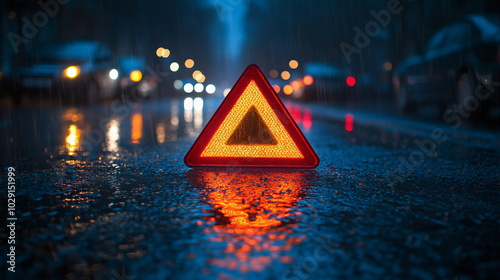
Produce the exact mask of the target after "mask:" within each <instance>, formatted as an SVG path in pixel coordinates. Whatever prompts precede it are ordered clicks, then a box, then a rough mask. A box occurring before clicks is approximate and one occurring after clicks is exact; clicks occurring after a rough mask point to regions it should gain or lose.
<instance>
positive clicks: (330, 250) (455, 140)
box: [0, 97, 500, 280]
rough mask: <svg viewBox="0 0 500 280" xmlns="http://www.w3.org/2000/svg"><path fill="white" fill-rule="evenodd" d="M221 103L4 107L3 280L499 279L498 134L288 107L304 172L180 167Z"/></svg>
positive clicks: (0, 150) (0, 127) (0, 151)
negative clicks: (306, 151) (309, 158)
mask: <svg viewBox="0 0 500 280" xmlns="http://www.w3.org/2000/svg"><path fill="white" fill-rule="evenodd" d="M219 104H220V99H216V98H205V99H201V98H200V99H193V98H191V97H188V98H186V99H182V98H178V99H166V100H162V99H159V100H148V101H145V102H143V103H130V104H122V103H112V104H101V105H99V106H96V107H92V108H89V107H75V108H74V107H60V106H54V105H49V106H43V107H38V106H34V107H30V106H25V107H22V108H19V109H16V110H13V109H12V108H10V107H6V108H2V112H1V113H0V115H1V120H0V131H1V137H0V162H1V165H2V172H3V174H2V175H1V177H0V178H1V184H2V186H7V168H8V167H9V166H13V167H15V170H16V171H15V179H16V191H15V195H16V202H15V203H16V208H15V216H16V217H17V221H16V229H15V238H16V244H15V250H16V251H15V254H16V255H15V262H16V263H15V270H16V272H15V273H12V272H10V271H8V270H7V268H8V267H9V264H8V263H7V262H6V261H7V256H6V255H7V254H8V244H7V240H8V238H7V237H8V236H9V234H10V232H9V231H7V228H6V227H1V228H0V237H1V248H2V251H1V257H0V259H1V260H2V261H1V262H0V268H1V270H2V275H4V276H5V277H4V276H2V277H1V278H2V279H115V280H124V279H136V280H138V279H141V280H142V279H259V280H261V279H262V280H263V279H289V280H292V279H293V280H298V279H301V280H304V279H498V275H500V238H499V237H500V203H499V201H500V134H499V133H498V131H495V129H487V130H477V129H476V130H473V129H471V128H470V127H468V126H467V125H466V122H464V123H462V124H460V125H456V126H455V127H453V126H450V125H449V124H445V123H440V122H421V121H412V120H411V119H409V118H406V119H401V118H398V117H396V116H390V114H389V115H377V114H374V113H367V112H363V111H356V110H354V111H350V110H345V109H334V108H329V107H323V106H319V105H302V104H296V103H288V102H287V103H286V105H287V107H288V108H289V110H290V112H291V114H292V116H293V117H294V118H295V120H296V121H297V123H298V124H299V127H300V128H301V129H302V130H303V132H304V134H305V135H306V137H307V138H308V139H309V141H310V143H311V145H312V146H313V147H314V149H315V150H316V152H317V154H318V155H319V157H320V159H321V163H320V165H319V167H318V168H317V169H314V170H295V169H258V168H257V169H240V168H236V167H228V168H219V169H208V168H204V169H203V168H202V169H189V168H187V167H186V166H185V165H184V164H183V157H184V155H185V153H186V152H187V150H188V149H189V148H190V146H191V145H192V143H193V142H194V140H195V139H196V137H197V135H198V134H199V133H200V131H201V129H202V128H203V126H204V124H206V122H207V121H208V119H209V118H210V116H211V115H212V114H213V112H214V111H215V109H216V108H217V106H218V105H219ZM1 202H2V203H1V205H2V208H1V215H0V217H2V221H1V222H2V223H6V222H7V220H6V217H7V206H6V205H7V188H6V187H4V188H3V189H2V190H1Z"/></svg>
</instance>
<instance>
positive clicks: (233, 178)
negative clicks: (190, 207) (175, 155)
mask: <svg viewBox="0 0 500 280" xmlns="http://www.w3.org/2000/svg"><path fill="white" fill-rule="evenodd" d="M188 177H189V178H190V181H191V182H192V184H193V185H195V187H196V188H198V189H199V192H200V194H201V195H202V197H203V201H205V202H206V203H208V204H209V205H211V207H212V210H210V211H208V215H206V216H205V217H204V221H203V222H201V221H200V222H199V225H200V226H202V225H203V224H205V225H204V228H203V233H204V234H205V235H206V236H207V237H208V238H203V239H208V240H209V243H208V244H204V245H203V247H204V249H205V250H204V251H205V252H208V256H207V260H206V264H205V267H204V268H202V269H201V270H202V273H203V274H205V275H207V276H210V275H228V276H231V275H232V276H238V275H241V274H242V273H252V272H261V271H264V270H266V269H270V268H271V267H276V266H277V265H281V266H282V265H283V264H289V263H291V262H294V261H296V258H297V257H298V256H297V255H296V254H295V253H294V252H292V249H293V247H294V245H296V244H299V243H301V242H302V241H303V240H304V239H306V238H307V234H305V232H304V230H303V229H300V220H301V219H303V218H304V213H302V212H301V211H300V210H299V208H300V207H299V203H300V201H301V200H302V199H303V198H304V197H305V196H306V195H307V193H306V187H307V186H309V185H311V184H314V182H315V181H316V173H315V172H313V171H299V172H292V171H290V172H283V171H279V172H275V171H269V172H265V171H264V172H263V171H257V172H255V171H245V170H236V171H235V170H230V171H226V170H195V169H194V170H189V171H188ZM206 214H207V213H206Z"/></svg>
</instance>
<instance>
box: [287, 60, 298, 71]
mask: <svg viewBox="0 0 500 280" xmlns="http://www.w3.org/2000/svg"><path fill="white" fill-rule="evenodd" d="M288 66H290V68H292V69H297V67H299V63H298V62H297V60H295V59H292V60H290V62H288Z"/></svg>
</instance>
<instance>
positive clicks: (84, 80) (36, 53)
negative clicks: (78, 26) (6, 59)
mask: <svg viewBox="0 0 500 280" xmlns="http://www.w3.org/2000/svg"><path fill="white" fill-rule="evenodd" d="M112 70H113V69H112V55H111V52H110V51H109V49H108V48H106V47H105V46H104V45H102V44H101V43H98V42H93V41H71V42H64V43H55V44H50V45H45V46H42V47H40V48H34V49H32V50H31V51H29V52H26V53H21V54H18V55H17V56H16V57H15V58H14V59H13V60H12V62H11V67H10V71H11V73H10V75H11V77H10V79H11V87H12V88H11V92H12V96H13V99H14V103H16V104H19V103H20V101H21V98H22V95H24V94H27V93H34V92H36V93H39V94H41V96H42V97H46V96H47V97H51V98H60V99H61V100H65V101H72V102H75V101H86V102H91V103H92V102H95V101H97V100H98V99H99V98H105V97H112V96H113V94H114V93H115V92H116V87H117V83H116V80H114V79H112V78H110V72H112Z"/></svg>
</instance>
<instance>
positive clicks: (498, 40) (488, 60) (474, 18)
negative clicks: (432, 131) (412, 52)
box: [392, 14, 500, 116]
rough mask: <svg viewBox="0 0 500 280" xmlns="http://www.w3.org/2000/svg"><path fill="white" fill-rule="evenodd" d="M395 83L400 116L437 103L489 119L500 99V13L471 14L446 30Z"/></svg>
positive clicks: (411, 60)
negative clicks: (497, 86)
mask: <svg viewBox="0 0 500 280" xmlns="http://www.w3.org/2000/svg"><path fill="white" fill-rule="evenodd" d="M392 80H393V88H394V92H395V95H396V100H397V106H398V109H399V111H400V112H410V111H415V110H417V109H419V107H421V106H424V105H428V104H434V105H439V107H440V108H441V110H442V111H443V112H444V111H445V109H446V108H447V107H448V106H450V105H451V106H452V107H453V105H458V107H459V108H461V109H460V110H466V111H468V112H467V113H469V114H471V115H475V116H480V115H485V114H486V113H487V112H488V109H489V108H490V107H491V105H498V104H499V100H500V94H498V90H496V92H492V85H493V84H494V82H498V81H500V15H481V14H480V15H469V16H466V17H465V18H464V19H462V20H460V21H458V22H456V23H453V24H450V25H447V26H445V27H444V28H442V29H441V30H439V31H438V32H437V33H436V34H435V35H434V36H433V37H432V38H431V39H430V41H429V43H428V45H427V47H426V49H425V52H424V53H423V54H422V55H418V56H413V57H410V58H408V59H406V60H404V61H403V62H401V63H400V65H399V66H398V68H397V70H396V72H395V75H394V76H393V79H392ZM488 91H489V92H488ZM485 96H489V97H488V98H485Z"/></svg>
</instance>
